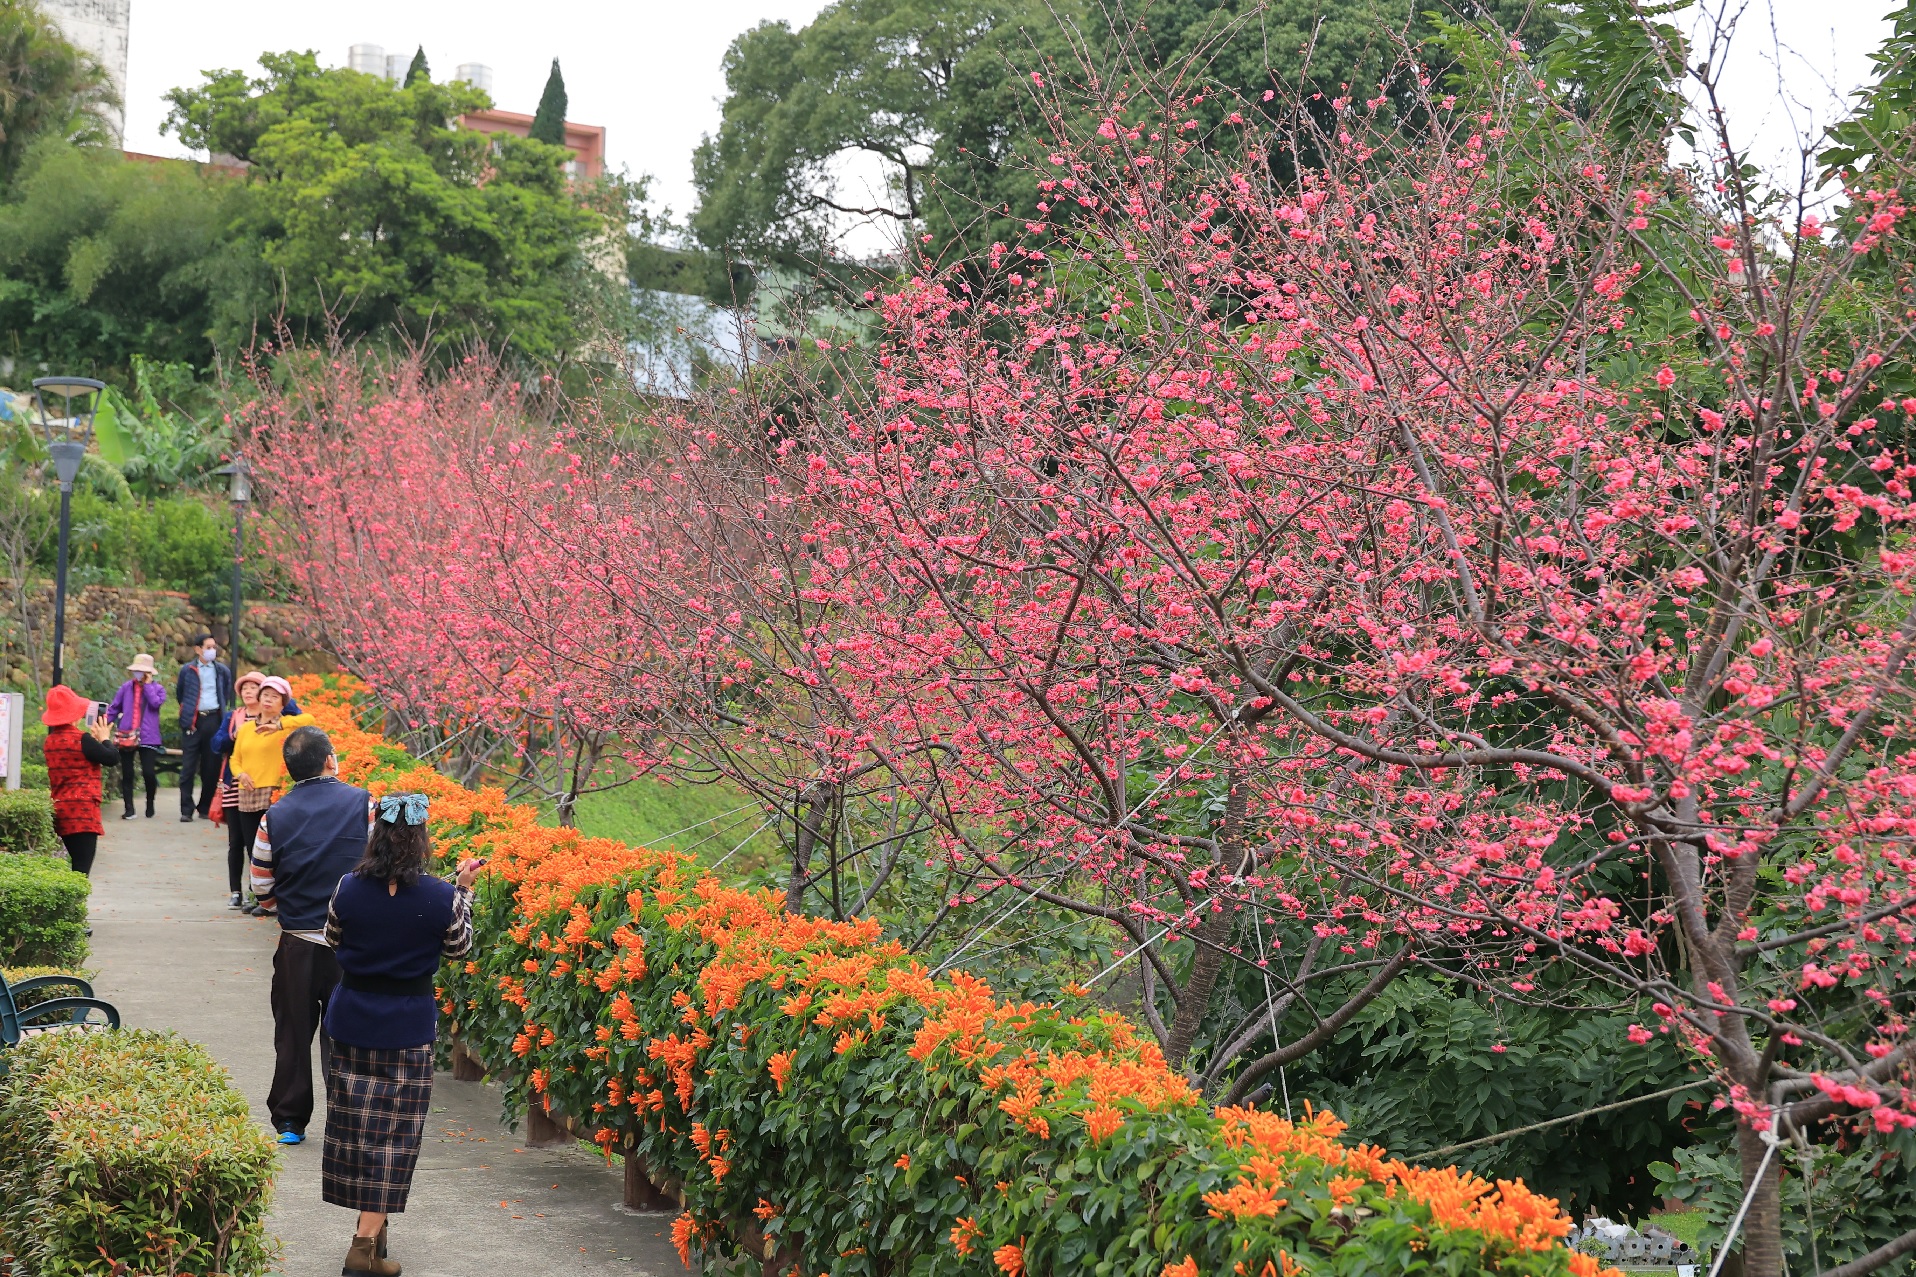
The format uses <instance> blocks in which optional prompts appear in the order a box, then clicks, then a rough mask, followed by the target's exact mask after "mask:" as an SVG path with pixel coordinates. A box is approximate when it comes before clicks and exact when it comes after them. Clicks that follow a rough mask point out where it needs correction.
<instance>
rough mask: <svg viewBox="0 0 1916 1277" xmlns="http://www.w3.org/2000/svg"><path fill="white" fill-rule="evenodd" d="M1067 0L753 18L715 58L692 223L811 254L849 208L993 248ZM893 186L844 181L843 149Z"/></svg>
mask: <svg viewBox="0 0 1916 1277" xmlns="http://www.w3.org/2000/svg"><path fill="white" fill-rule="evenodd" d="M1075 12H1076V11H1075V9H1073V8H1058V7H1056V6H1052V5H1047V4H1044V3H1041V2H1040V0H957V2H956V3H941V2H939V0H838V2H837V3H835V4H831V5H828V6H827V7H826V8H825V9H824V10H823V11H822V12H821V13H820V14H819V15H818V17H817V18H816V19H814V20H813V21H812V22H811V24H810V25H808V26H806V27H804V28H802V29H800V30H797V31H794V30H793V29H792V28H791V27H790V26H788V25H787V24H785V23H783V22H766V23H761V24H760V25H758V26H756V27H753V28H752V29H751V30H749V31H747V32H745V33H744V34H743V35H741V36H739V37H738V39H736V40H734V41H733V42H732V46H731V48H730V49H729V50H728V51H727V52H726V55H725V81H726V88H727V96H726V100H725V105H724V115H723V119H722V122H721V123H720V126H719V131H718V133H717V135H716V136H712V137H708V138H706V139H705V141H704V142H703V143H702V144H701V145H700V146H699V148H698V151H697V153H696V154H695V156H694V157H693V176H694V180H695V182H696V183H697V186H698V192H699V207H698V211H697V212H696V213H695V214H694V216H693V218H692V223H691V226H692V231H693V233H694V234H695V236H696V237H697V238H698V239H699V241H700V242H702V243H704V244H705V245H707V246H708V247H712V248H725V249H727V250H729V251H732V252H737V253H744V254H747V255H752V256H758V257H769V258H778V257H785V256H802V257H814V256H816V255H818V254H819V253H820V252H821V250H822V249H823V247H824V246H825V245H827V244H828V243H829V242H830V240H831V238H832V234H833V231H834V228H835V227H836V226H838V225H839V224H840V223H841V222H842V221H843V219H845V218H847V217H870V218H874V219H876V220H879V221H881V222H887V223H891V224H894V225H897V226H899V227H903V228H916V227H918V226H920V225H925V226H928V227H931V228H932V230H933V233H934V235H935V237H936V238H937V239H939V240H940V241H949V240H960V241H963V242H967V243H973V244H982V243H989V242H990V241H991V240H992V239H993V238H1004V237H1005V236H1006V235H1007V234H1009V233H1011V232H1008V231H1007V230H1006V229H1005V227H1004V226H1002V225H1001V224H1000V223H1003V222H1005V221H1006V220H1007V219H1010V218H1013V217H1019V216H1021V215H1022V214H1023V213H1024V212H1025V211H1026V210H1027V209H1028V207H1029V204H1030V201H1031V199H1032V198H1034V197H1035V192H1036V184H1035V178H1034V177H1032V176H1031V175H1030V174H1028V173H1027V172H1025V171H1024V169H1023V167H1022V166H1021V165H1018V164H1017V163H1016V157H1017V154H1018V151H1019V148H1020V147H1021V146H1023V145H1025V144H1026V139H1027V137H1028V129H1027V127H1026V122H1025V117H1026V114H1027V112H1028V109H1029V106H1030V97H1029V94H1028V93H1027V92H1026V90H1027V89H1028V88H1029V87H1030V86H1029V85H1028V84H1021V83H1020V82H1019V69H1020V68H1027V67H1031V66H1035V65H1039V64H1042V63H1043V62H1044V61H1045V60H1046V57H1047V55H1048V54H1056V53H1062V52H1064V51H1065V49H1066V47H1067V46H1066V45H1065V35H1066V31H1065V28H1064V26H1063V25H1061V18H1062V19H1064V20H1066V21H1069V20H1071V18H1072V17H1073V15H1074V14H1075ZM860 156H863V157H867V158H868V159H870V160H875V161H877V162H878V163H879V164H880V165H881V166H882V167H883V169H884V172H885V175H886V180H887V182H888V185H889V189H888V190H886V191H883V192H879V193H877V194H876V195H873V194H870V193H867V192H864V191H861V190H856V189H852V190H848V189H846V188H847V186H848V185H850V184H848V183H846V182H844V181H842V180H841V179H840V176H839V170H840V168H841V166H842V165H843V164H844V163H845V162H846V161H847V160H849V159H853V158H855V157H860Z"/></svg>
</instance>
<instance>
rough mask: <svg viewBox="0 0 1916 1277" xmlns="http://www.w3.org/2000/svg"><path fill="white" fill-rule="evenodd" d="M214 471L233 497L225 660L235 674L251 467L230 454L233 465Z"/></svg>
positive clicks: (244, 460) (240, 458)
mask: <svg viewBox="0 0 1916 1277" xmlns="http://www.w3.org/2000/svg"><path fill="white" fill-rule="evenodd" d="M213 473H214V474H223V475H226V476H227V477H228V478H229V479H230V480H231V481H232V488H231V490H230V492H229V494H228V495H230V496H231V497H232V500H233V606H232V610H231V611H229V612H228V613H227V614H226V617H227V619H226V659H227V661H228V662H230V664H231V668H232V670H233V672H234V674H235V675H237V674H238V673H239V652H240V644H239V631H240V582H241V578H242V573H243V571H244V569H245V565H246V556H245V549H246V541H245V537H246V503H247V502H248V501H251V500H252V499H253V469H252V467H251V466H249V465H247V464H246V458H245V457H234V458H233V464H232V465H230V466H221V467H220V468H219V469H217V470H215V471H214V472H213Z"/></svg>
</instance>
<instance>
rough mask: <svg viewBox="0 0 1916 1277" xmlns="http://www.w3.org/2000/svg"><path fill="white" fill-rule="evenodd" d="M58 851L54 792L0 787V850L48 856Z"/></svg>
mask: <svg viewBox="0 0 1916 1277" xmlns="http://www.w3.org/2000/svg"><path fill="white" fill-rule="evenodd" d="M43 770H44V769H43ZM58 850H60V840H59V838H58V837H56V836H55V835H54V832H53V795H51V794H49V793H47V792H46V791H44V790H35V789H15V790H6V789H0V852H4V851H10V852H14V853H15V854H20V853H31V854H35V855H42V856H51V855H52V854H54V853H55V852H56V851H58Z"/></svg>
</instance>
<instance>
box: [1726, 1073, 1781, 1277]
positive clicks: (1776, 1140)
mask: <svg viewBox="0 0 1916 1277" xmlns="http://www.w3.org/2000/svg"><path fill="white" fill-rule="evenodd" d="M1782 1120H1783V1110H1781V1109H1771V1110H1770V1129H1769V1130H1767V1131H1758V1132H1757V1134H1758V1135H1760V1136H1762V1137H1763V1145H1764V1148H1763V1160H1762V1161H1761V1162H1758V1163H1757V1166H1756V1178H1755V1179H1753V1180H1751V1181H1750V1191H1749V1192H1747V1193H1745V1194H1743V1204H1742V1205H1741V1206H1739V1207H1737V1208H1736V1218H1735V1219H1732V1220H1731V1221H1730V1228H1729V1231H1728V1232H1726V1233H1724V1234H1723V1244H1722V1245H1721V1246H1719V1247H1718V1248H1717V1252H1716V1262H1714V1263H1712V1264H1711V1265H1710V1277H1716V1275H1717V1274H1718V1273H1719V1272H1721V1271H1722V1270H1723V1261H1724V1260H1726V1259H1728V1258H1729V1257H1730V1243H1731V1242H1734V1241H1735V1240H1736V1234H1737V1230H1738V1229H1740V1228H1742V1227H1743V1217H1744V1216H1745V1215H1747V1214H1749V1213H1750V1203H1751V1202H1753V1201H1755V1200H1756V1190H1757V1189H1759V1188H1761V1187H1763V1175H1764V1172H1766V1171H1768V1170H1769V1169H1770V1159H1771V1158H1772V1157H1774V1156H1776V1147H1777V1145H1779V1144H1781V1143H1782V1142H1783V1141H1782V1139H1781V1137H1779V1136H1778V1135H1777V1133H1776V1127H1777V1123H1779V1122H1781V1121H1782Z"/></svg>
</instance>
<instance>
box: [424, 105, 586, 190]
mask: <svg viewBox="0 0 1916 1277" xmlns="http://www.w3.org/2000/svg"><path fill="white" fill-rule="evenodd" d="M459 127H460V128H462V129H471V130H472V131H473V132H475V133H512V134H516V135H517V136H519V137H526V136H528V135H530V133H531V132H532V117H531V116H529V115H521V114H519V113H518V112H517V111H501V110H497V109H492V110H485V111H474V112H472V113H470V114H468V115H462V116H460V117H459ZM565 144H566V147H567V149H568V150H570V151H571V152H572V159H571V161H570V162H569V163H568V164H567V165H566V172H567V173H569V174H571V175H572V177H573V178H574V179H575V180H578V181H590V180H591V179H593V178H595V177H598V176H599V175H600V174H601V173H603V172H605V129H604V128H603V127H602V126H600V125H597V124H574V123H573V122H572V121H571V120H567V121H566V122H565Z"/></svg>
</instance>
